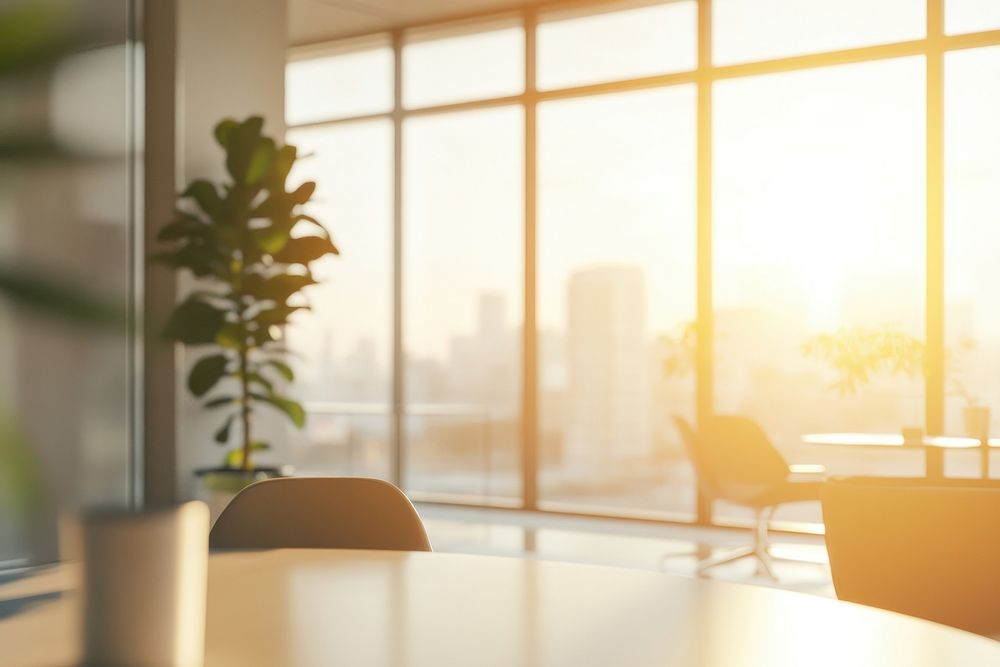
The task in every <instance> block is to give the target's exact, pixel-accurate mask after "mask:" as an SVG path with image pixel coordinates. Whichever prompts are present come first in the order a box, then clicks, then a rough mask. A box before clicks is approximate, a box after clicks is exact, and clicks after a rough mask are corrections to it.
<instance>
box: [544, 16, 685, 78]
mask: <svg viewBox="0 0 1000 667" xmlns="http://www.w3.org/2000/svg"><path fill="white" fill-rule="evenodd" d="M590 11H591V12H593V11H594V9H593V8H591V9H590ZM541 21H542V22H540V23H539V25H538V87H539V88H540V89H542V90H546V89H549V88H562V87H568V86H579V85H583V84H588V83H598V82H602V81H613V80H615V79H630V78H636V77H641V76H649V75H653V74H663V73H665V72H678V71H683V70H689V69H694V67H695V66H696V65H697V59H698V53H697V36H698V6H697V4H696V3H695V2H673V3H670V4H665V5H651V6H638V7H637V6H634V5H632V6H629V5H624V6H621V5H612V6H609V7H608V8H607V9H605V11H603V12H602V13H599V14H584V13H582V11H581V10H575V11H572V12H568V11H562V12H553V13H551V14H549V13H546V14H544V15H543V16H542V17H541Z"/></svg>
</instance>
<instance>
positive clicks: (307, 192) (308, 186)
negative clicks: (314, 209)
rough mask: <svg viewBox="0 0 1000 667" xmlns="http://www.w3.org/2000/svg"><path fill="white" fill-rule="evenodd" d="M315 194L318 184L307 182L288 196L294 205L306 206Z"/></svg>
mask: <svg viewBox="0 0 1000 667" xmlns="http://www.w3.org/2000/svg"><path fill="white" fill-rule="evenodd" d="M314 192H316V183H315V182H313V181H306V182H305V183H303V184H302V185H300V186H299V187H297V188H295V190H294V191H292V192H290V193H288V194H289V196H290V197H291V199H292V201H293V202H294V203H296V204H305V203H306V202H307V201H309V199H310V198H311V197H312V196H313V193H314Z"/></svg>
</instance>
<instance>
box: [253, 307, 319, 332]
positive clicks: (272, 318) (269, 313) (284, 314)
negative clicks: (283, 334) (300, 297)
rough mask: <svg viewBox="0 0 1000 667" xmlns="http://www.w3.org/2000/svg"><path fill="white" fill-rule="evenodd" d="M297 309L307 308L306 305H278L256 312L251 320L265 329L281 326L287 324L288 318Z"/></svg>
mask: <svg viewBox="0 0 1000 667" xmlns="http://www.w3.org/2000/svg"><path fill="white" fill-rule="evenodd" d="M297 310H308V308H307V307H306V306H278V307H277V308H268V309H267V310H262V311H260V312H259V313H257V314H256V315H255V316H254V317H253V321H254V322H255V323H256V324H257V326H259V327H260V328H261V329H267V328H268V327H270V326H275V325H278V326H281V325H282V324H288V318H289V317H291V315H292V313H294V312H295V311H297Z"/></svg>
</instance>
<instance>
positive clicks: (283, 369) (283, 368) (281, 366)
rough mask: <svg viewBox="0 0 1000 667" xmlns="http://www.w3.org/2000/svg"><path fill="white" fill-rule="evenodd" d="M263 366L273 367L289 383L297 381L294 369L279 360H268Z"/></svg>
mask: <svg viewBox="0 0 1000 667" xmlns="http://www.w3.org/2000/svg"><path fill="white" fill-rule="evenodd" d="M261 366H271V367H272V368H274V369H275V370H276V371H278V373H280V374H281V376H282V377H283V378H285V379H286V380H288V381H289V382H292V381H294V380H295V372H294V371H292V367H291V366H289V365H288V364H286V363H285V362H283V361H279V360H278V359H268V360H267V361H265V362H263V363H262V364H261Z"/></svg>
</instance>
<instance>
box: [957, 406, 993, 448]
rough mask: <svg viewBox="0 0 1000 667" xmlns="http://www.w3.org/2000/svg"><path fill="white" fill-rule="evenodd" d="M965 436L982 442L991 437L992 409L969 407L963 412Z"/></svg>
mask: <svg viewBox="0 0 1000 667" xmlns="http://www.w3.org/2000/svg"><path fill="white" fill-rule="evenodd" d="M962 419H963V421H964V422H965V435H966V436H967V437H969V438H975V439H976V440H979V441H980V442H982V441H983V440H986V439H987V438H988V437H989V435H990V409H989V407H988V406H986V405H967V406H966V407H965V409H964V410H962Z"/></svg>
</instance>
